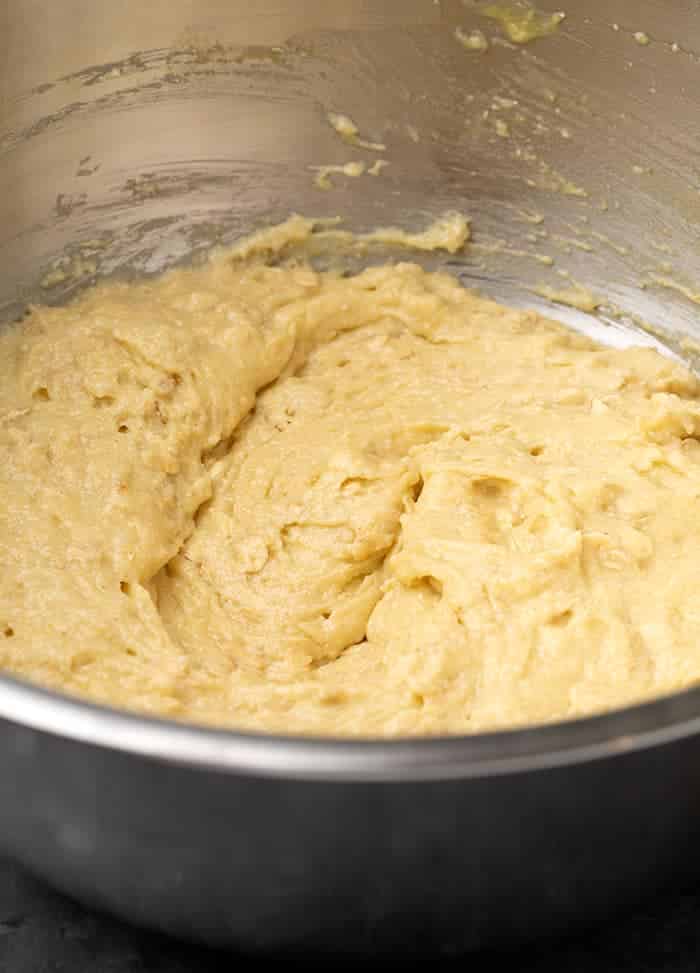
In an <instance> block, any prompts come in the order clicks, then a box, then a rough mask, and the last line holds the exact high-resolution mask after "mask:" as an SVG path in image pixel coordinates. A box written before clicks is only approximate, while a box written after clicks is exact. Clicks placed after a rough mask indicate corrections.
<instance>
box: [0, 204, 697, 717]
mask: <svg viewBox="0 0 700 973" xmlns="http://www.w3.org/2000/svg"><path fill="white" fill-rule="evenodd" d="M450 226H451V224H449V223H445V224H443V226H442V230H438V240H439V239H440V237H439V234H440V232H442V233H443V237H444V239H443V243H442V245H446V246H447V245H449V243H450V240H452V242H453V243H454V240H453V238H452V237H450V236H449V232H448V231H449V230H450ZM452 229H453V230H454V231H455V232H456V233H457V234H459V233H460V232H461V233H462V240H463V239H464V236H465V235H466V230H465V225H464V224H462V226H461V228H460V226H458V225H457V224H454V225H452ZM310 232H311V224H308V223H307V222H306V221H303V220H296V221H292V223H290V224H288V225H287V226H286V228H283V229H282V230H277V231H273V232H272V233H271V234H269V235H268V236H266V237H265V236H263V237H261V238H257V240H256V241H254V242H253V243H248V244H245V245H243V246H241V247H239V248H238V250H237V251H236V253H235V254H233V255H231V254H229V255H220V256H218V257H217V258H215V259H214V260H213V261H212V262H210V263H209V264H208V265H207V266H205V267H203V268H200V269H193V270H178V271H176V272H172V273H169V274H168V275H166V276H164V277H163V278H161V279H160V280H157V281H147V282H142V283H139V284H131V285H129V284H107V285H104V286H101V287H98V288H96V289H94V290H92V291H90V292H88V293H86V294H85V295H84V296H83V297H81V298H80V299H79V300H77V301H76V302H74V303H73V304H71V305H70V306H68V307H65V308H61V309H48V308H34V309H33V310H32V312H31V314H30V316H29V317H28V318H27V319H26V320H25V321H24V322H23V323H22V324H21V325H20V326H18V327H17V328H16V329H15V330H14V331H12V332H11V333H8V334H6V335H5V336H4V337H2V338H1V339H0V450H1V451H2V463H0V566H1V570H2V584H0V653H1V655H0V664H1V665H2V667H3V668H4V669H6V670H9V671H12V672H15V673H18V674H20V675H23V676H26V677H28V678H30V679H32V680H36V681H38V682H40V683H43V684H45V685H49V686H54V687H61V688H64V689H66V690H68V691H70V692H75V693H79V694H81V695H84V696H88V697H92V698H95V699H98V700H103V701H107V702H110V703H113V704H115V705H118V706H126V707H130V708H135V709H138V710H142V711H148V712H152V713H161V714H168V715H172V716H176V717H179V718H185V719H189V720H195V721H204V722H212V723H220V724H226V725H230V726H234V727H249V728H255V729H264V730H276V731H289V732H311V733H316V734H356V735H375V734H378V735H394V734H411V733H420V734H425V733H441V732H450V733H456V732H463V731H474V730H480V729H484V728H492V727H500V726H507V725H514V724H520V723H524V722H531V721H542V720H552V719H556V718H561V717H566V716H570V715H575V714H583V713H588V712H591V711H595V710H600V709H603V708H608V707H613V706H617V705H620V704H623V703H626V702H629V701H632V700H639V699H641V698H644V697H648V696H650V695H654V694H658V693H663V692H667V691H669V690H672V689H675V688H678V687H682V686H686V685H688V684H691V683H694V682H696V681H697V680H698V678H699V677H700V586H699V585H698V583H697V578H698V571H699V569H700V446H699V444H698V438H697V437H698V435H699V434H700V385H699V383H698V381H697V380H696V379H695V378H694V377H693V376H691V374H690V373H689V372H688V371H687V370H685V369H684V368H682V367H680V366H678V365H677V364H674V363H673V362H672V361H670V360H668V359H666V358H664V357H661V356H660V355H659V354H657V353H656V352H654V351H652V350H648V349H637V350H634V349H633V350H627V351H615V350H611V349H607V348H603V347H600V346H597V345H595V344H593V343H591V342H590V341H588V340H587V339H584V338H582V337H579V336H577V335H575V334H574V333H572V332H570V331H568V330H566V329H565V328H564V327H563V326H561V325H559V324H556V323H555V322H552V321H549V320H546V319H544V318H542V317H539V316H538V315H537V314H535V313H533V312H522V311H515V310H509V309H507V308H504V307H501V306H499V305H498V304H495V303H493V302H491V301H488V300H484V299H481V298H478V297H476V296H474V295H472V294H470V293H469V292H467V291H465V290H464V289H463V288H462V287H461V286H460V285H459V283H458V282H457V281H455V280H453V279H452V278H450V277H448V276H445V275H434V274H429V273H427V272H425V271H423V270H422V269H420V268H419V267H418V266H416V265H414V264H411V263H401V264H398V265H396V266H382V267H374V268H371V269H369V270H366V271H364V272H363V273H361V274H359V275H358V276H354V277H347V278H346V277H343V276H341V275H336V274H332V273H316V272H314V271H313V270H312V269H311V268H310V267H309V266H308V265H305V264H303V263H302V262H300V261H297V262H295V263H293V264H291V263H289V264H287V263H281V264H279V263H278V265H276V266H267V265H266V264H265V259H264V256H265V252H266V251H268V250H274V249H277V248H278V247H280V246H282V245H283V244H284V242H285V241H286V240H287V239H288V238H292V237H295V238H296V239H297V240H303V239H304V237H305V236H308V235H309V234H310ZM417 239H418V238H417ZM420 239H423V241H424V240H425V238H424V237H423V238H420ZM420 239H418V242H419V244H420Z"/></svg>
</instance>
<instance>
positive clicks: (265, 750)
mask: <svg viewBox="0 0 700 973" xmlns="http://www.w3.org/2000/svg"><path fill="white" fill-rule="evenodd" d="M0 720H5V721H7V722H9V723H11V724H15V725H16V726H17V727H22V728H24V729H25V730H29V731H35V732H38V733H42V734H49V735H51V736H53V737H60V738H64V739H66V740H69V741H72V742H74V743H77V744H83V745H87V746H92V747H96V748H101V749H104V750H111V751H117V752H121V753H124V754H128V755H132V756H134V757H137V758H143V759H151V760H156V761H159V762H162V763H167V764H172V765H180V766H183V765H184V766H188V767H190V768H196V769H202V770H210V771H218V772H222V773H226V774H231V775H244V776H256V777H272V778H290V779H302V780H304V779H305V780H325V781H339V782H342V781H347V782H351V781H377V782H390V781H421V780H455V779H460V778H475V777H491V776H496V775H502V774H509V773H520V772H527V771H533V770H544V769H548V768H554V767H562V766H567V765H571V766H573V765H575V764H579V763H584V762H588V761H592V760H600V759H603V758H606V757H614V756H616V755H618V756H619V755H622V754H625V753H630V752H633V751H637V750H643V749H647V748H650V747H655V746H661V745H664V744H667V743H671V742H673V741H675V740H679V739H683V738H686V737H689V736H693V735H695V734H698V733H700V686H696V687H692V688H690V689H686V690H682V691H680V692H676V693H672V694H669V695H666V696H662V697H658V698H655V699H653V700H651V701H648V702H643V703H637V704H635V705H632V706H628V707H624V708H622V709H616V710H612V711H609V712H606V713H602V714H598V715H593V716H585V717H581V718H577V719H571V720H566V721H562V722H556V723H555V722H552V723H546V724H537V725H531V726H525V727H521V728H514V729H506V730H499V731H495V732H488V733H474V734H470V735H461V736H434V737H402V738H398V739H385V738H367V739H349V738H339V737H311V736H309V737H304V736H298V735H296V736H291V735H290V736H282V735H278V734H276V735H272V734H265V733H259V732H249V731H239V730H232V729H226V728H223V729H222V728H218V727H208V726H204V725H198V724H190V723H184V722H179V721H175V720H172V719H166V718H161V717H155V716H150V715H142V714H140V713H134V712H130V711H127V710H121V709H115V708H112V707H109V706H105V705H102V704H100V703H94V702H91V701H88V700H83V699H81V698H77V697H72V696H68V695H66V694H63V693H60V692H57V691H54V690H50V689H44V688H43V687H40V686H36V685H33V684H31V683H29V682H26V681H25V680H22V679H18V678H16V677H14V676H11V675H8V674H6V673H2V674H0Z"/></svg>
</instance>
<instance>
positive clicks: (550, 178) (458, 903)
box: [0, 0, 700, 953]
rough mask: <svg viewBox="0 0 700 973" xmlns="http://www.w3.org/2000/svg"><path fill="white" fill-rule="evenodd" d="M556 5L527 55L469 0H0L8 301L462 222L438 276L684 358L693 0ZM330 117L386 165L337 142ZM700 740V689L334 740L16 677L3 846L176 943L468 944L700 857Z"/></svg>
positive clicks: (8, 698) (686, 866) (699, 71)
mask: <svg viewBox="0 0 700 973" xmlns="http://www.w3.org/2000/svg"><path fill="white" fill-rule="evenodd" d="M541 6H542V7H545V8H548V9H555V8H554V5H553V4H551V3H549V4H547V3H544V2H543V3H542V4H541ZM565 9H566V12H567V18H566V20H565V22H564V24H563V25H562V27H561V28H560V30H559V31H558V32H557V33H556V34H555V35H553V36H551V37H548V38H544V39H542V40H539V41H537V42H535V43H533V44H531V45H526V46H524V47H520V46H516V45H513V44H511V43H510V42H508V41H507V39H506V38H504V37H503V35H502V34H501V33H500V32H499V29H498V25H497V24H495V23H494V22H490V21H487V20H485V19H484V18H483V17H482V16H480V15H479V13H478V11H477V10H475V9H474V6H473V4H468V5H465V4H464V3H462V2H460V0H441V2H439V3H438V2H434V0H383V2H382V3H379V2H372V0H365V2H361V3H358V2H348V0H327V2H326V3H324V4H317V3H315V2H311V0H287V2H281V0H276V2H273V0H261V2H258V3H256V4H254V5H253V4H248V3H243V2H234V0H198V2H197V3H192V2H190V0H169V2H168V3H164V2H160V0H159V2H156V3H153V4H149V5H146V4H142V3H136V2H134V0H126V2H124V3H121V4H113V5H102V4H99V5H97V4H94V3H88V2H86V0H64V2H62V3H61V4H54V3H51V2H50V0H8V2H7V3H6V4H4V5H3V8H2V10H1V11H0V92H1V94H2V100H1V101H0V308H1V309H2V311H1V315H0V316H2V317H4V318H5V319H7V320H10V319H12V318H14V317H16V316H17V315H18V314H19V313H21V310H22V308H23V307H24V306H25V305H26V303H27V302H28V301H31V300H41V301H52V302H53V301H62V300H66V299H67V298H68V297H69V296H70V295H71V294H72V293H74V292H75V291H76V290H77V289H78V288H80V287H82V286H85V285H87V284H89V283H90V282H91V281H93V280H94V279H95V278H96V277H98V276H100V275H105V274H111V273H118V274H123V275H128V274H134V273H137V274H142V273H153V272H157V271H159V270H160V269H162V268H163V267H165V266H168V265H170V264H172V263H175V262H177V261H179V260H187V259H192V258H193V257H195V258H196V256H197V254H200V253H204V252H206V250H207V249H208V248H210V247H211V246H212V245H213V244H218V243H225V242H227V241H230V240H232V239H234V238H235V237H236V236H238V235H240V234H241V233H243V232H246V231H248V230H250V229H252V228H255V227H257V226H260V225H263V224H265V223H268V222H270V221H271V220H276V219H280V218H282V217H284V216H286V215H287V214H288V213H289V212H290V210H296V211H299V212H303V213H304V214H306V215H317V216H320V217H322V216H335V215H340V216H343V217H344V219H345V220H346V223H347V225H348V226H349V227H351V228H353V229H364V228H370V227H373V226H375V225H377V224H387V223H392V224H399V225H403V226H407V227H408V226H411V227H415V226H416V225H417V224H420V223H421V222H427V221H428V220H429V219H430V218H431V217H432V216H434V215H437V214H439V213H441V212H442V211H444V210H445V209H460V210H463V211H464V212H466V213H468V214H469V215H470V216H471V217H472V220H473V237H474V239H473V244H472V246H471V247H470V248H469V249H468V250H467V252H466V253H465V254H464V255H460V256H459V257H458V258H449V259H448V258H435V257H433V258H430V262H431V263H434V264H435V263H437V264H446V265H447V266H448V268H449V269H450V270H451V271H452V272H453V273H457V274H459V276H460V277H461V278H462V279H463V280H464V281H465V283H467V284H468V285H470V286H478V287H479V288H481V289H482V290H484V291H485V292H487V293H490V294H493V295H494V296H497V297H499V298H501V299H504V300H507V301H511V302H514V303H518V304H528V305H533V306H538V307H549V306H550V305H548V304H547V302H546V301H545V300H544V299H543V298H542V297H540V296H538V295H537V294H535V293H533V291H532V290H531V289H532V288H537V289H541V288H542V286H545V287H549V288H552V289H553V290H554V291H561V290H566V291H569V294H568V299H570V300H571V299H573V300H574V303H579V304H581V305H582V306H587V307H590V306H591V304H593V303H595V304H597V305H598V310H597V314H596V315H593V314H587V313H584V312H583V311H582V310H581V309H580V308H578V309H577V308H572V307H570V306H568V305H564V306H558V307H557V309H556V315H557V316H558V317H560V318H563V319H565V320H569V321H570V322H571V323H572V324H574V325H575V326H577V327H582V328H584V329H585V330H587V331H589V332H590V333H593V334H595V335H597V336H598V337H600V338H602V340H605V341H608V342H610V343H617V344H620V343H622V344H624V343H629V342H630V341H632V340H634V341H636V342H638V341H640V340H641V341H648V342H651V343H657V342H662V344H664V345H665V346H667V347H668V348H669V350H670V351H671V352H672V353H674V352H675V353H678V352H682V353H683V354H684V355H685V356H686V357H688V358H690V360H693V359H694V352H693V348H692V343H691V345H690V346H689V345H688V343H687V342H684V339H687V338H690V339H695V340H697V339H698V338H700V326H699V325H698V320H699V318H698V308H697V306H696V300H700V293H699V292H700V287H698V286H697V285H696V279H695V276H694V275H695V274H696V273H697V266H696V264H697V254H698V242H697V240H698V238H697V230H696V225H697V224H698V219H697V218H698V216H699V215H700V196H699V195H698V189H699V186H698V168H697V162H696V152H695V146H696V145H697V144H698V138H699V136H700V112H699V111H698V108H700V85H698V83H697V82H698V80H699V79H700V18H699V17H698V13H697V8H696V5H695V3H694V2H692V0H673V2H662V0H634V2H633V0H609V2H601V0H570V2H569V3H568V4H565ZM615 25H616V26H615ZM458 26H459V27H462V28H464V29H465V30H471V29H473V28H476V27H479V28H481V29H482V30H484V31H485V33H486V34H487V35H488V36H489V38H490V49H489V50H488V52H486V53H483V54H482V53H475V52H470V51H467V50H465V49H464V48H463V47H462V46H461V45H460V43H459V42H458V41H457V40H456V38H455V28H456V27H458ZM640 31H641V32H644V33H646V34H647V35H648V36H649V38H650V43H649V44H648V45H646V44H644V43H639V38H637V39H635V34H636V33H638V32H640ZM328 111H340V112H344V113H347V114H349V115H351V116H352V117H353V118H354V119H355V121H356V122H357V123H358V125H359V126H360V129H361V132H362V135H363V136H365V137H367V138H369V139H371V140H373V141H377V142H382V143H384V144H385V145H386V152H385V153H382V154H381V155H380V156H378V155H377V153H376V152H371V151H368V150H363V149H361V148H358V147H356V146H350V145H348V144H346V143H344V142H343V141H342V140H340V139H339V137H338V136H337V134H336V133H334V132H333V130H332V129H331V128H330V126H329V125H328V123H327V120H326V113H327V112H328ZM497 122H505V127H504V126H503V125H499V124H497ZM378 157H381V158H385V159H386V160H387V161H388V162H389V166H388V167H386V168H385V169H384V170H383V171H382V172H381V173H380V174H379V175H378V176H370V175H365V176H362V177H361V178H359V179H349V178H345V177H342V176H339V177H334V178H333V183H334V186H333V188H332V189H331V190H329V191H327V192H323V191H321V190H319V189H318V188H317V187H316V186H315V185H314V172H313V171H312V168H311V167H313V166H317V165H325V164H342V163H345V162H347V161H350V160H353V159H363V160H365V161H366V162H368V163H371V162H373V161H374V160H375V159H376V158H378ZM426 259H427V258H426ZM566 275H569V276H566ZM577 285H578V286H577ZM589 292H590V293H589ZM699 733H700V691H699V690H693V691H691V692H688V693H684V694H681V695H678V696H675V697H670V698H668V699H665V700H660V701H658V702H656V703H651V704H647V705H645V706H641V707H634V708H631V709H628V710H624V711H620V712H618V713H613V714H609V715H607V716H602V717H597V718H594V719H587V720H581V721H578V722H576V723H571V724H560V725H554V726H549V727H542V728H533V729H529V730H524V731H517V732H510V733H501V734H489V735H483V736H476V737H472V738H458V739H451V740H445V739H438V740H423V741H402V742H395V743H379V742H366V743H348V742H339V741H304V740H292V739H276V738H266V737H256V736H250V735H244V734H233V733H225V732H216V731H211V730H203V729H197V728H191V727H184V726H176V725H174V724H170V723H167V722H159V721H155V720H146V719H141V718H139V717H135V716H130V715H127V714H118V713H113V712H110V711H108V710H105V709H102V708H100V707H95V706H91V705H89V704H84V703H79V702H76V701H73V700H68V699H64V698H62V697H59V696H56V695H52V694H47V693H44V692H42V691H40V690H37V689H34V688H31V687H27V686H24V685H21V684H19V683H16V682H14V681H13V680H11V679H7V678H3V679H0V775H1V778H0V779H2V780H3V782H4V785H5V786H4V793H3V800H2V801H0V843H1V844H2V845H3V847H4V848H5V849H6V850H9V851H10V852H12V853H13V854H15V855H16V856H17V857H18V858H19V859H20V860H21V861H23V862H25V863H26V864H28V865H29V866H31V867H32V868H33V869H34V870H36V871H37V872H39V873H40V874H42V875H44V876H45V877H46V878H48V879H49V880H50V881H52V882H53V883H54V884H56V885H57V886H59V887H60V888H63V889H65V890H67V891H69V892H70V893H72V894H74V895H76V896H79V897H80V898H82V899H83V900H85V901H86V902H89V903H93V904H95V905H97V906H100V907H104V908H107V909H110V910H112V911H114V912H116V913H118V914H120V915H122V916H125V917H127V918H130V919H132V920H133V921H137V922H142V923H146V924H149V925H154V926H158V927H159V928H162V929H166V930H168V931H171V932H174V933H176V934H179V935H183V936H190V937H194V938H199V939H204V940H206V941H209V942H215V943H221V944H228V945H233V946H237V947H241V948H247V949H255V950H274V949H279V948H296V949H308V948H314V949H325V950H336V951H337V950H338V949H343V950H347V951H349V952H354V951H357V952H362V951H368V950H377V949H388V950H392V951H393V952H396V951H401V950H408V951H414V950H416V949H428V950H433V951H442V952H448V953H453V952H459V951H461V950H463V949H469V948H474V947H476V946H480V945H484V944H488V943H493V942H498V943H502V942H505V941H511V940H514V939H520V938H526V937H531V936H535V935H539V934H541V933H543V932H551V931H554V930H562V929H566V928H568V927H569V926H571V925H573V924H576V923H581V922H587V921H591V920H593V919H596V918H598V917H601V916H604V915H606V914H609V913H610V911H611V910H613V909H615V908H618V907H620V906H622V905H624V904H625V903H628V902H631V901H632V900H634V899H635V898H637V897H638V896H639V895H641V894H643V892H644V890H645V889H647V888H650V887H652V886H653V885H660V884H663V883H664V882H679V881H684V880H687V879H688V877H689V876H697V874H698V861H697V852H696V850H695V849H696V848H697V847H698V838H700V814H699V813H698V812H699V811H700V790H699V789H698V785H697V783H696V776H697V775H696V773H695V767H696V765H697V762H698V759H699V758H700V736H699Z"/></svg>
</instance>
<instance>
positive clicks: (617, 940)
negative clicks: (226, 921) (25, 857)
mask: <svg viewBox="0 0 700 973" xmlns="http://www.w3.org/2000/svg"><path fill="white" fill-rule="evenodd" d="M280 961H281V962H284V958H283V957H280ZM492 962H493V957H487V956H484V955H478V956H472V957H468V958H465V959H461V960H453V961H450V962H446V963H445V964H444V966H442V964H441V967H442V968H444V969H454V970H457V969H459V970H467V969H468V970H475V969H476V970H478V969H482V968H491V964H492ZM506 962H507V963H508V965H511V966H512V968H513V969H514V970H515V971H516V973H628V971H629V973H661V971H664V973H691V971H692V973H696V971H699V970H700V887H699V888H698V889H697V890H696V891H694V892H691V893H688V894H685V895H668V894H667V895H665V896H664V897H663V898H660V899H657V900H656V901H652V902H651V903H649V904H648V905H647V906H646V907H645V908H643V909H637V911H636V912H633V913H631V914H630V915H628V916H626V917H625V918H623V919H617V920H615V921H612V922H610V923H608V924H607V925H605V926H602V927H598V928H597V929H595V930H592V931H589V932H587V933H586V934H585V936H583V937H581V938H579V939H578V940H573V941H567V942H558V943H546V944H541V945H539V946H538V947H536V948H529V949H520V950H518V952H517V954H516V955H515V956H513V957H509V958H508V959H507V960H506ZM254 964H255V965H258V964H257V963H255V961H254V960H252V959H245V958H243V957H241V956H234V955H231V954H226V953H215V952H212V951H210V950H206V949H201V948H197V947H193V946H188V945H183V944H182V943H179V942H176V941H174V940H170V939H166V938H164V937H162V936H158V935H155V934H153V933H148V932H143V931H141V930H137V929H133V928H131V927H129V926H126V925H124V924H123V923H120V922H117V921H115V920H113V919H109V918H107V917H104V916H99V915H96V914H95V913H92V912H89V911H87V910H85V909H83V908H81V907H80V906H79V905H76V904H75V903H74V902H72V901H70V900H69V899H66V898H64V897H63V896H60V895H58V894H56V893H55V892H52V891H51V890H50V889H48V888H46V887H45V886H44V885H43V884H41V883H40V882H38V881H37V880H36V879H34V878H32V877H31V876H30V875H28V874H27V873H26V872H25V871H23V870H22V869H20V868H18V867H17V866H15V865H13V864H11V863H10V862H8V861H4V860H0V971H2V973H213V971H215V970H217V971H218V970H233V969H240V968H241V966H244V965H247V966H248V967H250V966H252V965H254ZM259 965H260V966H262V963H260V964H259ZM285 965H286V966H287V967H288V966H289V961H286V963H285ZM304 965H305V966H306V964H304ZM353 965H354V967H355V969H356V968H357V965H358V964H357V963H354V964H353ZM360 965H364V966H367V965H371V964H363V963H361V964H360ZM379 965H381V966H382V967H384V968H386V967H387V966H390V965H391V963H390V961H388V960H387V959H383V960H381V961H380V964H379ZM336 966H337V963H336V961H335V958H333V959H330V960H326V961H325V962H322V963H320V964H318V967H317V968H319V969H325V970H328V969H329V967H330V968H335V967H336ZM308 968H310V969H313V968H314V964H309V967H308Z"/></svg>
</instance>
